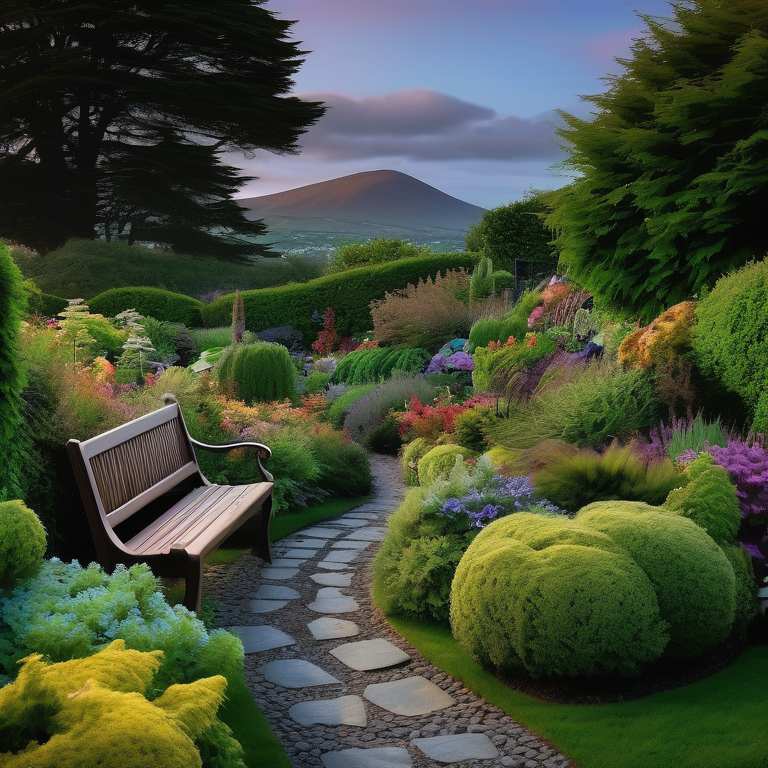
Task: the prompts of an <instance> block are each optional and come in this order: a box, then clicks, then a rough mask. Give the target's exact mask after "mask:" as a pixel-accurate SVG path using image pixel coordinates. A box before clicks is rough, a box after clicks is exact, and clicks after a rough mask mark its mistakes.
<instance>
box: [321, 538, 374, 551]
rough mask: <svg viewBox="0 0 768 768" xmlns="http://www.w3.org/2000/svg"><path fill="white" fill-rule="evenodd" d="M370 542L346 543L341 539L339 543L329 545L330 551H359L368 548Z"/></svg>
mask: <svg viewBox="0 0 768 768" xmlns="http://www.w3.org/2000/svg"><path fill="white" fill-rule="evenodd" d="M370 546H371V542H370V541H347V540H346V539H342V540H341V541H334V542H333V544H331V551H333V550H334V549H359V550H363V549H366V547H370Z"/></svg>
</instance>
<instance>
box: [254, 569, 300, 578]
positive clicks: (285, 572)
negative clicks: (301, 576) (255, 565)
mask: <svg viewBox="0 0 768 768" xmlns="http://www.w3.org/2000/svg"><path fill="white" fill-rule="evenodd" d="M298 572H299V569H298V568H270V567H267V568H262V569H261V570H260V571H259V576H261V577H262V578H263V579H272V580H273V581H284V580H285V579H292V578H293V577H294V576H295V575H296V574H297V573H298Z"/></svg>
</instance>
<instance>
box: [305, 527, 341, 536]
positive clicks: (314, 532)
mask: <svg viewBox="0 0 768 768" xmlns="http://www.w3.org/2000/svg"><path fill="white" fill-rule="evenodd" d="M302 533H303V534H304V535H305V536H309V537H317V538H318V539H335V538H336V537H337V536H338V535H339V534H340V533H341V531H340V530H339V529H338V528H322V527H320V526H314V527H313V528H305V529H304V530H303V531H302Z"/></svg>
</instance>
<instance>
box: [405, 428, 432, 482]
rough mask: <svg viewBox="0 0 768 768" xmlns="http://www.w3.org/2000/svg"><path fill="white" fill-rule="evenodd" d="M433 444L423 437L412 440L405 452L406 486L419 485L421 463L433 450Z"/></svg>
mask: <svg viewBox="0 0 768 768" xmlns="http://www.w3.org/2000/svg"><path fill="white" fill-rule="evenodd" d="M431 448H432V444H431V443H429V442H428V441H427V440H425V439H424V438H423V437H417V438H416V439H415V440H411V442H410V443H408V445H406V446H405V450H404V451H403V480H404V481H405V484H406V485H418V484H419V461H420V460H421V458H422V457H423V456H424V454H426V453H427V451H429V450H431Z"/></svg>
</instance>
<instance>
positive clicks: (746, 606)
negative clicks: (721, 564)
mask: <svg viewBox="0 0 768 768" xmlns="http://www.w3.org/2000/svg"><path fill="white" fill-rule="evenodd" d="M721 549H722V550H723V554H724V555H725V556H726V557H727V558H728V562H729V563H730V564H731V567H732V568H733V575H734V576H735V577H736V585H735V593H734V616H733V625H732V627H731V632H732V633H733V636H734V637H736V638H738V639H740V640H741V639H744V638H745V637H746V635H747V628H748V627H749V625H750V624H751V623H752V620H753V619H754V618H755V616H757V608H758V601H757V600H756V599H755V595H756V594H757V579H755V571H754V568H753V567H752V555H750V554H749V552H747V550H746V549H744V548H743V547H741V546H740V545H738V544H723V545H721Z"/></svg>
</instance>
